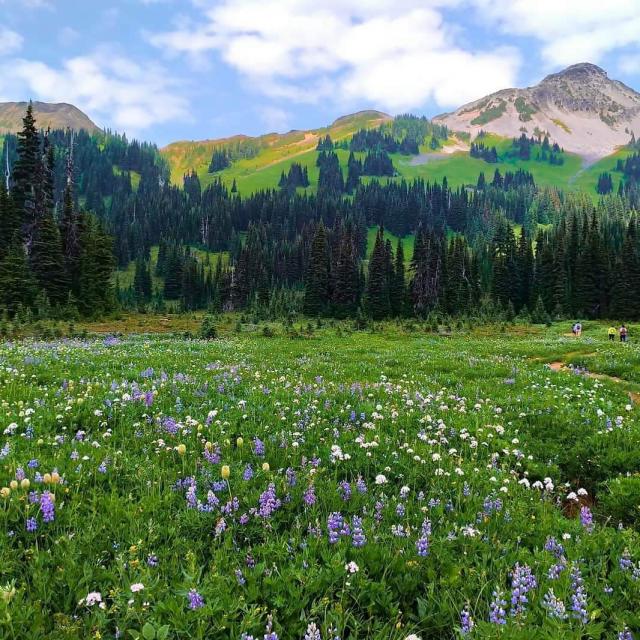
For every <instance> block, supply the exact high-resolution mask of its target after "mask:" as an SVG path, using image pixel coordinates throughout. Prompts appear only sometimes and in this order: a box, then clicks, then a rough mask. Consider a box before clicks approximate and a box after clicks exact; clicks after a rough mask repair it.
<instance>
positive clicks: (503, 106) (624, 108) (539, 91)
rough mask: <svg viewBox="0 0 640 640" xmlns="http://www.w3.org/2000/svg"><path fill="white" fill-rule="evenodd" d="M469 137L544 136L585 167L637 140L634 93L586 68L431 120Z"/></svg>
mask: <svg viewBox="0 0 640 640" xmlns="http://www.w3.org/2000/svg"><path fill="white" fill-rule="evenodd" d="M434 122H437V123H440V124H444V125H447V126H448V127H449V128H450V129H452V130H454V131H466V132H469V133H471V135H472V136H474V135H477V133H478V132H479V131H481V130H484V131H489V132H492V133H496V134H498V135H502V136H509V137H517V136H520V134H521V133H522V132H525V133H526V134H527V135H528V136H533V135H536V134H537V133H539V132H548V134H549V137H550V138H551V140H552V141H553V142H557V143H558V144H559V145H560V146H561V147H563V148H564V149H565V150H567V151H571V152H573V153H577V154H579V155H580V156H582V157H583V158H585V159H587V160H588V161H594V160H596V159H598V158H602V157H604V156H607V155H610V154H611V153H613V152H614V151H615V150H616V149H617V148H618V147H620V146H622V145H626V144H627V143H628V142H629V139H630V137H631V133H632V132H637V133H639V134H640V93H637V92H636V91H634V90H633V89H631V88H629V87H627V86H626V85H625V84H623V83H622V82H619V81H617V80H612V79H611V78H609V77H608V75H607V73H606V72H605V71H604V70H603V69H601V68H600V67H597V66H596V65H593V64H589V63H581V64H576V65H573V66H570V67H568V68H567V69H565V70H564V71H561V72H559V73H554V74H552V75H549V76H547V77H546V78H544V80H542V82H540V83H539V84H537V85H535V86H533V87H528V88H526V89H503V90H502V91H498V92H496V93H493V94H491V95H489V96H486V97H485V98H481V99H480V100H476V101H474V102H470V103H468V104H466V105H463V106H462V107H460V108H459V109H457V110H456V111H454V112H452V113H445V114H442V115H440V116H437V117H436V118H434Z"/></svg>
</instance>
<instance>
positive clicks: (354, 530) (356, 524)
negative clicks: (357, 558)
mask: <svg viewBox="0 0 640 640" xmlns="http://www.w3.org/2000/svg"><path fill="white" fill-rule="evenodd" d="M366 542H367V538H366V536H365V535H364V529H363V528H362V518H359V517H358V516H353V518H352V519H351V543H352V544H353V546H354V547H364V545H365V543H366Z"/></svg>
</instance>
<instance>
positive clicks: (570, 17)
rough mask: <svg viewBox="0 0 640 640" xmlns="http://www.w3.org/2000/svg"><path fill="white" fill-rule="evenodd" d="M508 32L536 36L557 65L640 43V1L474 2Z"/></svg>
mask: <svg viewBox="0 0 640 640" xmlns="http://www.w3.org/2000/svg"><path fill="white" fill-rule="evenodd" d="M471 1H472V2H473V3H474V4H475V6H476V8H477V9H478V10H479V15H480V16H482V17H483V18H484V19H486V20H489V21H490V22H491V23H493V24H496V25H498V27H499V28H500V30H501V31H502V32H503V33H506V34H509V35H521V36H527V37H531V38H534V39H536V40H538V41H540V43H541V45H542V49H541V53H542V57H543V59H544V60H545V61H546V62H547V63H548V64H549V65H552V66H557V65H566V64H571V63H574V62H598V61H599V60H600V59H601V58H602V57H603V56H604V55H605V54H607V53H609V52H612V51H616V50H618V49H622V48H623V47H628V46H634V45H635V46H636V47H637V46H638V45H639V44H640V0H616V1H615V2H606V3H604V2H602V0H561V1H560V2H558V0H536V1H535V2H532V1H531V0H471Z"/></svg>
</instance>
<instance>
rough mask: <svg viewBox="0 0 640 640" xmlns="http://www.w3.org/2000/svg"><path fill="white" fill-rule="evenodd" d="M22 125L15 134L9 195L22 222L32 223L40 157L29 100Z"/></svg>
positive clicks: (37, 137) (31, 106)
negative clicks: (15, 155)
mask: <svg viewBox="0 0 640 640" xmlns="http://www.w3.org/2000/svg"><path fill="white" fill-rule="evenodd" d="M22 125H23V126H22V130H21V131H20V132H19V133H18V134H17V139H18V149H17V150H18V159H17V160H16V163H15V165H14V167H13V189H12V190H11V195H12V197H13V201H14V203H15V206H16V209H17V211H18V215H19V216H20V218H21V221H22V224H32V223H33V221H34V218H35V206H36V203H35V199H36V176H37V173H38V165H39V164H40V162H41V159H40V136H39V135H38V130H37V129H36V121H35V118H34V117H33V105H32V103H31V102H29V106H28V107H27V112H26V114H25V116H24V118H23V120H22Z"/></svg>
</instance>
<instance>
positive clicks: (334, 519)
mask: <svg viewBox="0 0 640 640" xmlns="http://www.w3.org/2000/svg"><path fill="white" fill-rule="evenodd" d="M342 524H343V518H342V514H341V513H339V512H336V511H334V512H332V513H330V514H329V516H328V517H327V530H328V532H329V544H335V543H336V542H338V540H339V539H340V529H341V528H342Z"/></svg>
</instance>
